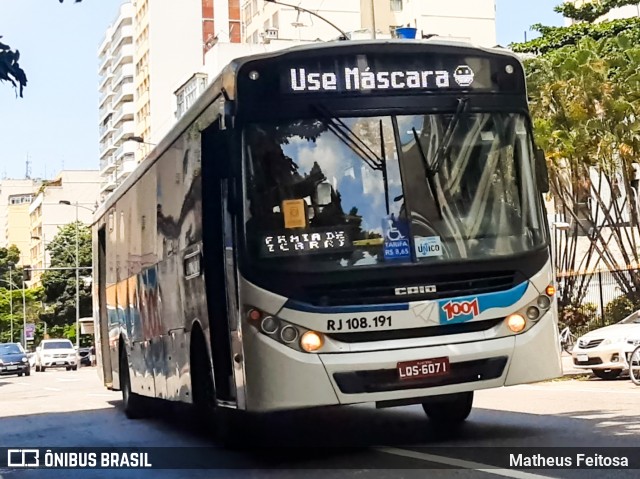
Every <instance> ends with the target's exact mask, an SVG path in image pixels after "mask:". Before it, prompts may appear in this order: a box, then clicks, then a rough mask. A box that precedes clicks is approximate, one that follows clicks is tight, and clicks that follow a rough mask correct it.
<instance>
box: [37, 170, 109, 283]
mask: <svg viewBox="0 0 640 479" xmlns="http://www.w3.org/2000/svg"><path fill="white" fill-rule="evenodd" d="M102 181H103V180H102V177H101V172H100V171H98V170H64V171H61V172H60V174H59V175H58V176H57V177H56V178H55V179H54V180H51V181H47V182H46V183H45V184H43V186H42V187H41V188H40V190H39V191H38V193H37V195H36V196H35V198H34V199H33V201H32V202H31V204H30V205H29V228H30V238H29V252H30V264H31V266H32V267H33V268H47V267H48V266H49V265H50V262H51V258H50V256H49V253H48V252H47V251H46V245H47V244H49V242H50V241H51V240H53V238H54V237H55V236H56V235H57V234H58V229H59V228H60V227H62V226H64V225H67V224H69V223H73V222H74V221H75V218H76V214H77V215H78V216H77V217H78V220H79V221H81V222H83V223H86V224H90V223H91V219H92V216H93V211H95V208H96V206H97V204H98V202H99V201H100V185H101V184H102ZM61 201H64V202H69V203H72V204H71V205H67V204H62V203H61ZM76 202H77V203H78V208H77V209H76V207H75V206H74V205H75V203H76ZM70 261H71V260H70ZM41 276H42V271H34V272H33V274H32V275H31V281H32V284H34V285H37V284H39V282H40V277H41Z"/></svg>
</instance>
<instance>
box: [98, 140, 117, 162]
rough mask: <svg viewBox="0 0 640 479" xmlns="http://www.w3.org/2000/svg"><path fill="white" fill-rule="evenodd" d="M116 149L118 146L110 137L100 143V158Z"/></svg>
mask: <svg viewBox="0 0 640 479" xmlns="http://www.w3.org/2000/svg"><path fill="white" fill-rule="evenodd" d="M115 150H116V146H115V145H114V144H113V140H112V139H111V138H108V139H107V140H106V141H103V142H101V143H100V158H104V157H105V156H106V155H108V154H109V153H112V152H114V151H115Z"/></svg>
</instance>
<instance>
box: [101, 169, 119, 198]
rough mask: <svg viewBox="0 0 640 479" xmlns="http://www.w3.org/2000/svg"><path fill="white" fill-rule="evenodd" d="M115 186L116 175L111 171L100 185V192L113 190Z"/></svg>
mask: <svg viewBox="0 0 640 479" xmlns="http://www.w3.org/2000/svg"><path fill="white" fill-rule="evenodd" d="M115 188H116V177H115V176H114V174H113V173H111V174H110V175H109V176H107V177H106V178H105V180H104V181H103V183H102V185H101V186H100V193H107V192H110V191H113V190H114V189H115Z"/></svg>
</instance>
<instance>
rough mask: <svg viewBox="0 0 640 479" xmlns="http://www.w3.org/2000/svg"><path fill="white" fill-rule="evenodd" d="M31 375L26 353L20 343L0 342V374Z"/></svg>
mask: <svg viewBox="0 0 640 479" xmlns="http://www.w3.org/2000/svg"><path fill="white" fill-rule="evenodd" d="M7 374H17V375H18V376H22V375H23V374H24V375H25V376H30V375H31V366H30V365H29V359H28V358H27V353H26V352H25V350H24V349H23V348H22V345H21V344H20V343H0V375H7Z"/></svg>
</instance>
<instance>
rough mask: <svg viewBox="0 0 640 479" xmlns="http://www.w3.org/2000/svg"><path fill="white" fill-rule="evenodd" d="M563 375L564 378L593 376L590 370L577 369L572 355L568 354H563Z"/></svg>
mask: <svg viewBox="0 0 640 479" xmlns="http://www.w3.org/2000/svg"><path fill="white" fill-rule="evenodd" d="M561 359H562V374H563V375H564V376H577V375H585V374H591V370H590V369H577V368H575V367H574V366H573V359H571V355H570V354H569V353H566V352H564V351H563V352H562V356H561Z"/></svg>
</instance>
